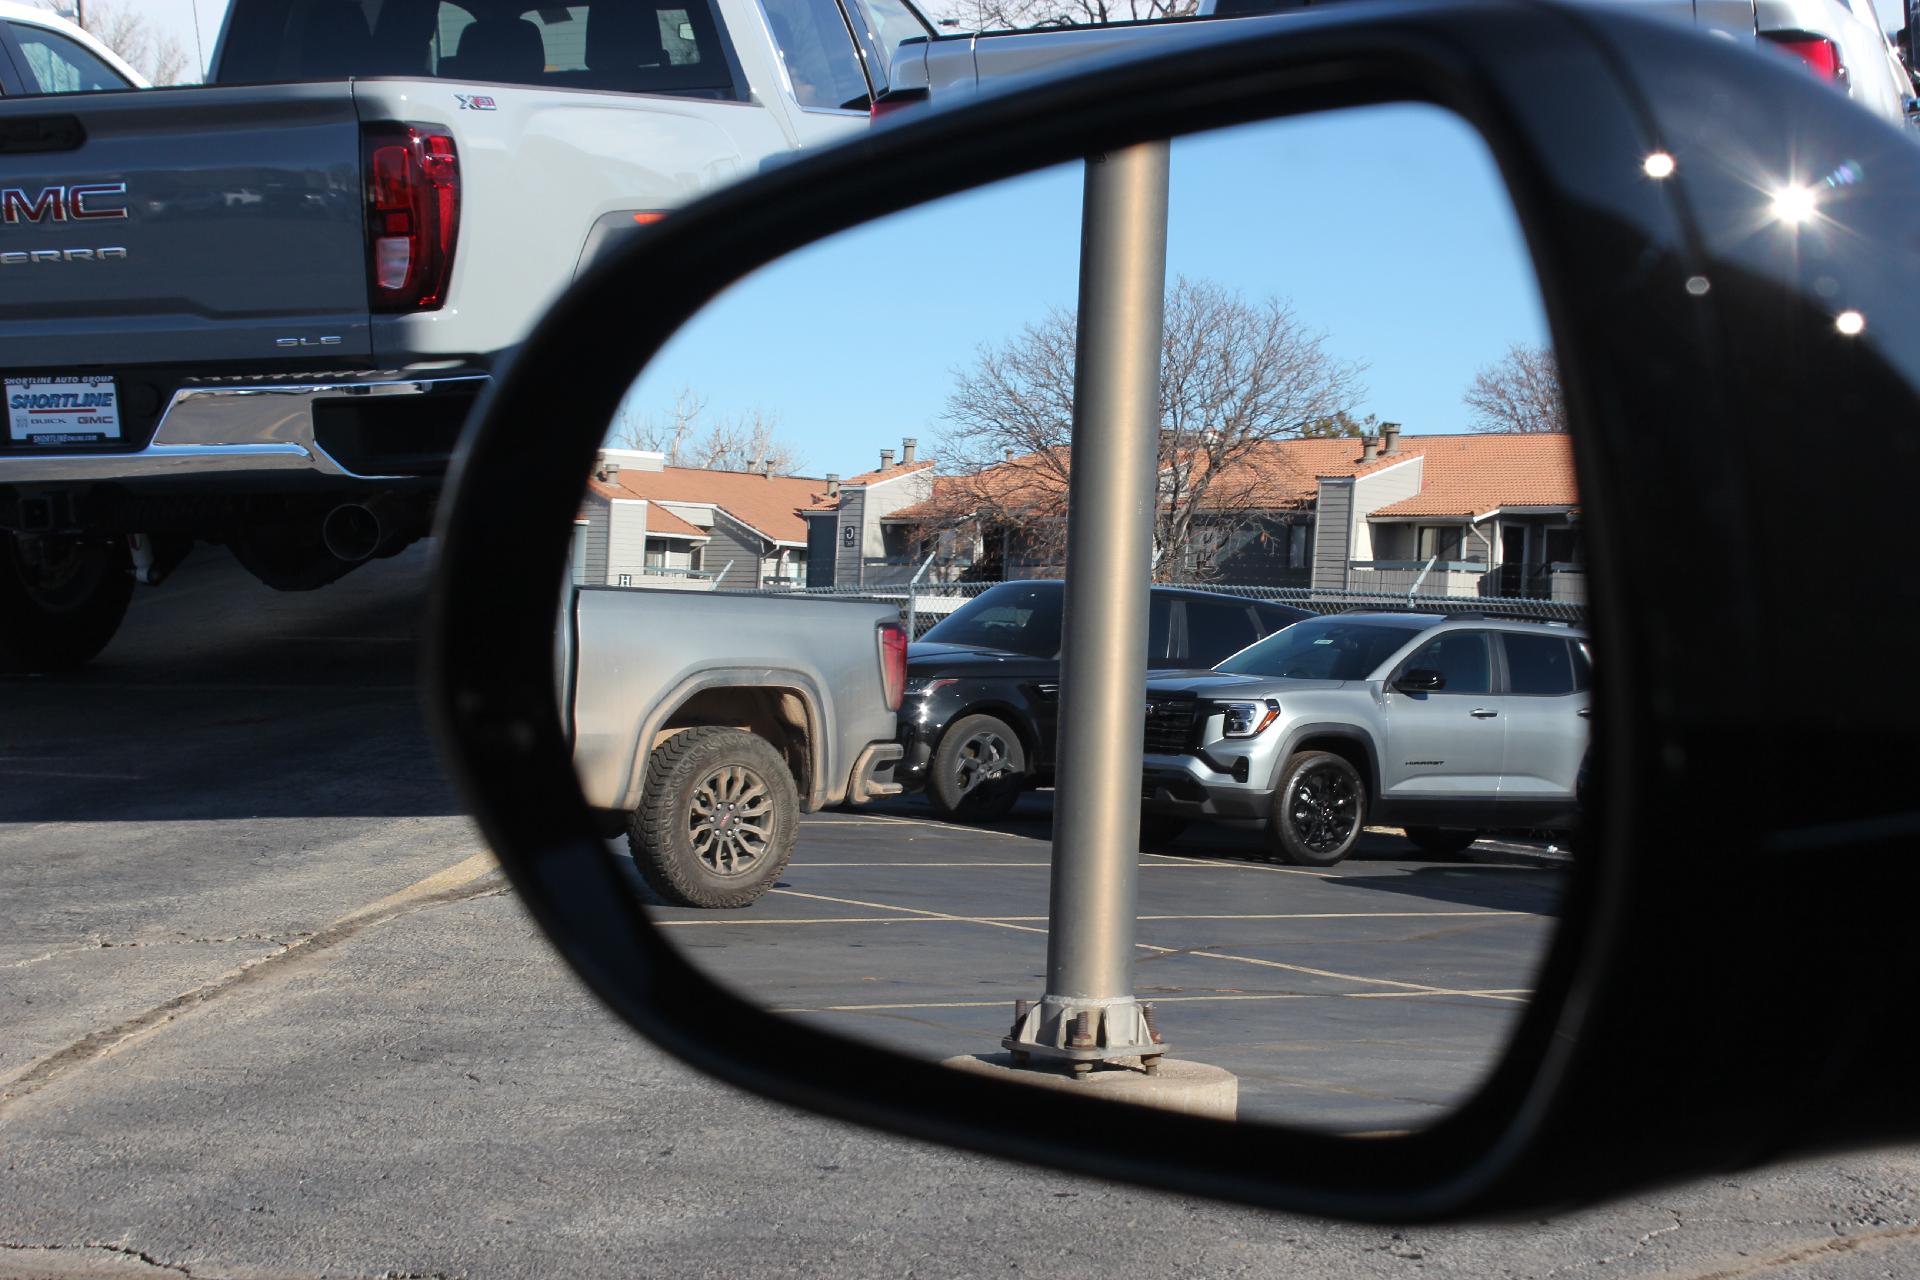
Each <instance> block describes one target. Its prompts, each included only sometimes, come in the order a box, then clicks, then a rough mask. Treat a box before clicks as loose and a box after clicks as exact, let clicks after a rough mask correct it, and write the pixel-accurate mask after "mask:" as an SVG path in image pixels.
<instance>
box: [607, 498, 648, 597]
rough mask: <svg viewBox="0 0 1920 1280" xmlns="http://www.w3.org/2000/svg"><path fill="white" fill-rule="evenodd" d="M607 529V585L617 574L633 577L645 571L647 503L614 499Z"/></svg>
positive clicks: (612, 583)
mask: <svg viewBox="0 0 1920 1280" xmlns="http://www.w3.org/2000/svg"><path fill="white" fill-rule="evenodd" d="M612 505H613V510H612V512H611V513H610V514H611V519H612V523H611V525H610V527H609V529H608V532H607V576H606V577H605V578H604V579H603V581H604V582H606V583H607V585H609V586H614V585H617V584H618V583H619V581H620V575H621V574H623V573H624V574H629V575H631V576H632V577H633V579H634V580H635V581H638V580H639V578H640V575H641V574H643V573H645V572H646V571H647V504H646V503H645V502H641V501H637V500H636V501H632V502H622V501H619V500H617V499H616V500H615V501H614V503H613V504H612Z"/></svg>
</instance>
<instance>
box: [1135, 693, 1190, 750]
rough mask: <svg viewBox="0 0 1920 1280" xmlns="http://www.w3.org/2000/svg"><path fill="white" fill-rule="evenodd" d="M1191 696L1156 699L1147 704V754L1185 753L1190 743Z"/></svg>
mask: <svg viewBox="0 0 1920 1280" xmlns="http://www.w3.org/2000/svg"><path fill="white" fill-rule="evenodd" d="M1193 712H1194V700H1193V699H1192V698H1168V699H1164V700H1163V699H1155V700H1154V701H1152V702H1149V703H1148V704H1147V737H1146V749H1147V754H1148V755H1155V756H1177V755H1184V754H1185V753H1186V752H1187V751H1188V750H1190V749H1191V748H1192V745H1193Z"/></svg>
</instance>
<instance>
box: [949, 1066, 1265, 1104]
mask: <svg viewBox="0 0 1920 1280" xmlns="http://www.w3.org/2000/svg"><path fill="white" fill-rule="evenodd" d="M940 1065H941V1066H943V1067H952V1068H953V1069H954V1070H956V1071H965V1072H969V1073H971V1074H973V1075H977V1076H992V1077H993V1078H995V1079H999V1080H1012V1081H1015V1082H1017V1083H1019V1084H1025V1085H1032V1086H1034V1087H1036V1088H1040V1089H1058V1090H1060V1091H1061V1092H1062V1093H1077V1094H1079V1095H1080V1096H1081V1097H1083V1098H1102V1099H1105V1100H1107V1101H1110V1102H1127V1103H1131V1104H1133V1105H1134V1106H1136V1107H1159V1108H1160V1109H1161V1110H1163V1111H1177V1112H1180V1113H1181V1114H1183V1115H1190V1116H1205V1117H1207V1118H1208V1119H1211V1120H1233V1119H1235V1118H1237V1115H1238V1112H1239V1108H1240V1081H1239V1080H1238V1078H1236V1077H1235V1076H1234V1075H1233V1073H1232V1072H1230V1071H1224V1070H1222V1069H1221V1068H1219V1067H1210V1066H1207V1065H1206V1064H1204V1063H1200V1062H1183V1061H1181V1060H1179V1059H1177V1058H1164V1059H1162V1060H1161V1062H1160V1070H1159V1071H1158V1072H1156V1073H1155V1074H1153V1075H1148V1074H1147V1073H1146V1072H1145V1071H1142V1070H1141V1069H1140V1068H1139V1066H1138V1065H1137V1060H1134V1059H1122V1060H1121V1061H1120V1062H1115V1063H1105V1064H1102V1065H1101V1066H1100V1067H1098V1068H1096V1069H1095V1070H1093V1071H1089V1072H1087V1073H1085V1074H1082V1075H1075V1074H1074V1073H1072V1072H1071V1071H1068V1070H1066V1069H1065V1068H1064V1066H1062V1065H1060V1064H1046V1065H1032V1066H1023V1067H1016V1066H1014V1065H1013V1055H1011V1054H1006V1053H983V1054H969V1055H966V1056H964V1057H959V1058H948V1059H946V1060H945V1061H944V1062H942V1063H941V1064H940Z"/></svg>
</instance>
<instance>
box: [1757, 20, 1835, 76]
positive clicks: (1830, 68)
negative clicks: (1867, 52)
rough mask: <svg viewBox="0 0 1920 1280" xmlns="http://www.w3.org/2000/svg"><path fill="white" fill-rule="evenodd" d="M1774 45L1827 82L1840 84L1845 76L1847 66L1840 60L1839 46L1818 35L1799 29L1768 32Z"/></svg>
mask: <svg viewBox="0 0 1920 1280" xmlns="http://www.w3.org/2000/svg"><path fill="white" fill-rule="evenodd" d="M1767 39H1769V40H1771V41H1773V44H1774V47H1775V48H1777V49H1780V50H1782V51H1783V52H1786V53H1790V54H1792V55H1793V56H1794V57H1796V58H1798V59H1800V61H1802V62H1804V63H1806V64H1807V69H1808V70H1809V71H1811V72H1813V74H1815V75H1817V76H1819V77H1820V78H1821V79H1822V80H1825V81H1826V82H1827V83H1828V84H1840V83H1842V82H1843V81H1845V80H1846V78H1847V66H1846V64H1845V63H1844V62H1842V61H1840V47H1839V46H1838V45H1836V44H1834V42H1833V41H1831V40H1827V39H1823V38H1822V37H1820V36H1810V35H1807V34H1806V33H1804V32H1800V31H1780V32H1769V33H1768V34H1767Z"/></svg>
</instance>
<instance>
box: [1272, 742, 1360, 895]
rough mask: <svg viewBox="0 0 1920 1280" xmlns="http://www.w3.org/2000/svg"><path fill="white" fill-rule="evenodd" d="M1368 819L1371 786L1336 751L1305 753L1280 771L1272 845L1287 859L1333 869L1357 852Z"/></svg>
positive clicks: (1275, 852)
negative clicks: (1368, 795)
mask: <svg viewBox="0 0 1920 1280" xmlns="http://www.w3.org/2000/svg"><path fill="white" fill-rule="evenodd" d="M1366 822H1367V784H1366V781H1365V780H1364V779H1362V778H1361V776H1360V771H1359V770H1358V769H1355V768H1354V767H1353V765H1352V764H1351V763H1350V762H1349V761H1348V760H1346V759H1345V758H1344V757H1342V756H1337V755H1335V754H1333V752H1331V751H1300V752H1296V753H1295V754H1294V755H1293V757H1292V758H1291V759H1289V760H1288V761H1287V764H1286V767H1285V768H1284V769H1282V770H1281V771H1280V785H1279V786H1277V787H1275V788H1274V789H1273V813H1272V816H1271V817H1270V818H1269V819H1268V821H1267V848H1268V849H1269V850H1270V851H1271V852H1272V853H1273V854H1274V856H1275V857H1278V858H1279V859H1281V860H1282V861H1284V862H1291V863H1294V864H1296V865H1298V866H1303V867H1330V866H1332V865H1333V864H1334V863H1336V862H1338V861H1340V860H1341V859H1342V858H1344V857H1346V856H1347V855H1348V854H1349V853H1351V852H1353V846H1354V845H1355V844H1356V843H1358V841H1359V839H1360V831H1361V829H1362V828H1363V827H1365V826H1366Z"/></svg>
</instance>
